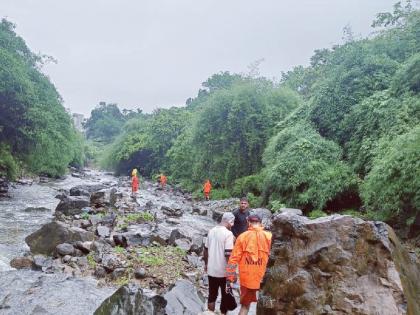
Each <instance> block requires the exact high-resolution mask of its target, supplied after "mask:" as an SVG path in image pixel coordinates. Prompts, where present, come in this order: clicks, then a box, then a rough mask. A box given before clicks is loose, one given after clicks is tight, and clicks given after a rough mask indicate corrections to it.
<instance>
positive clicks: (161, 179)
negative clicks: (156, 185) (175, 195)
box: [159, 174, 168, 189]
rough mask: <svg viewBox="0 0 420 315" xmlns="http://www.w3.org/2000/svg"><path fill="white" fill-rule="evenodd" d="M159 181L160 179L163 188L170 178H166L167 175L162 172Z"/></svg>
mask: <svg viewBox="0 0 420 315" xmlns="http://www.w3.org/2000/svg"><path fill="white" fill-rule="evenodd" d="M159 181H160V187H162V189H165V186H166V182H167V181H168V179H167V178H166V176H165V175H163V174H160V179H159Z"/></svg>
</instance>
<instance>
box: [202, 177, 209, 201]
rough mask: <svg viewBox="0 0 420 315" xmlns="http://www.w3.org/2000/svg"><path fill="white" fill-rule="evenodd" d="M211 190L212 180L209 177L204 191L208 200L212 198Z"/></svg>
mask: <svg viewBox="0 0 420 315" xmlns="http://www.w3.org/2000/svg"><path fill="white" fill-rule="evenodd" d="M210 192H211V183H210V180H209V179H208V180H207V181H206V182H205V183H204V186H203V193H204V198H205V199H206V200H210Z"/></svg>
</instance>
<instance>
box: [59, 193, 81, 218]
mask: <svg viewBox="0 0 420 315" xmlns="http://www.w3.org/2000/svg"><path fill="white" fill-rule="evenodd" d="M88 206H89V199H88V198H87V197H84V196H69V197H66V198H64V199H62V200H61V201H60V203H59V204H58V205H57V207H56V208H55V211H56V212H57V213H61V214H64V215H67V216H72V215H75V214H81V213H82V208H84V207H88Z"/></svg>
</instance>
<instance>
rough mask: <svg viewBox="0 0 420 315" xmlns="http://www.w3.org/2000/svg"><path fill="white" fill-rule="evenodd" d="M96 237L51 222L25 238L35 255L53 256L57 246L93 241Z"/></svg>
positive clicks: (89, 233) (59, 223) (74, 228)
mask: <svg viewBox="0 0 420 315" xmlns="http://www.w3.org/2000/svg"><path fill="white" fill-rule="evenodd" d="M94 238H95V235H94V234H93V233H91V232H87V231H85V230H83V229H80V228H76V227H69V226H67V225H65V224H63V223H61V222H50V223H47V224H45V225H44V226H42V227H41V228H40V229H39V230H37V231H35V232H34V233H32V234H30V235H29V236H27V237H26V238H25V241H26V243H27V244H28V246H29V248H30V249H31V252H32V253H33V254H43V255H52V254H54V251H55V248H56V246H57V245H59V244H62V243H71V244H72V243H74V242H76V241H82V242H86V241H93V240H94Z"/></svg>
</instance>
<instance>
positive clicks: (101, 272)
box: [93, 266, 107, 279]
mask: <svg viewBox="0 0 420 315" xmlns="http://www.w3.org/2000/svg"><path fill="white" fill-rule="evenodd" d="M93 275H94V276H95V277H96V278H99V279H100V278H105V277H106V275H107V272H106V270H105V268H104V267H102V266H96V267H95V272H94V273H93Z"/></svg>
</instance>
